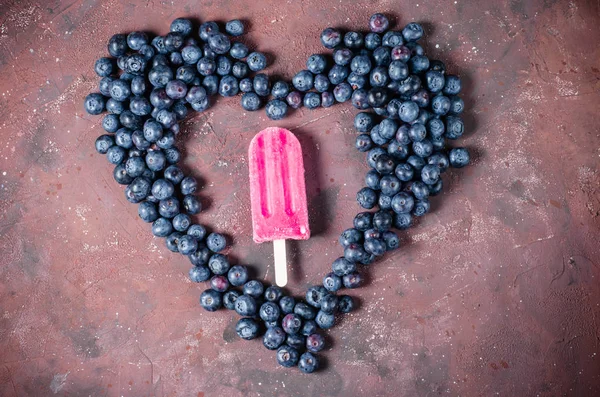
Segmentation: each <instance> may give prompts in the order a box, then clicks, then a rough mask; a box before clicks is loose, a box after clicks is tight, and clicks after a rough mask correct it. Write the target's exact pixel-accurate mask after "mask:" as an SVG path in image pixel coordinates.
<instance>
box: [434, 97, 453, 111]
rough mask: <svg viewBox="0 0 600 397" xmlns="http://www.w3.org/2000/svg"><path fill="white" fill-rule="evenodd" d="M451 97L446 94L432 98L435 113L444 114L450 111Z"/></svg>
mask: <svg viewBox="0 0 600 397" xmlns="http://www.w3.org/2000/svg"><path fill="white" fill-rule="evenodd" d="M450 105H451V102H450V99H449V98H448V97H447V96H444V95H436V96H434V97H433V99H432V100H431V110H433V113H435V114H437V115H440V116H443V115H445V114H447V113H448V112H449V111H450Z"/></svg>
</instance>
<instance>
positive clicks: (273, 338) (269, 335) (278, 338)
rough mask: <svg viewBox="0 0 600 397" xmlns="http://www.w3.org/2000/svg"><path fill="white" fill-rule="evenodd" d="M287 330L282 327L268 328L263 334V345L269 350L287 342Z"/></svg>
mask: <svg viewBox="0 0 600 397" xmlns="http://www.w3.org/2000/svg"><path fill="white" fill-rule="evenodd" d="M285 337H286V335H285V332H284V331H283V329H281V328H280V327H271V328H269V329H267V332H265V334H264V336H263V345H265V347H266V348H267V349H269V350H275V349H277V348H278V347H279V346H281V345H282V344H283V342H285Z"/></svg>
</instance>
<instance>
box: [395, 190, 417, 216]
mask: <svg viewBox="0 0 600 397" xmlns="http://www.w3.org/2000/svg"><path fill="white" fill-rule="evenodd" d="M414 205H415V200H414V198H413V196H412V195H411V194H408V193H406V192H400V193H398V194H396V195H395V196H394V197H393V198H392V209H393V210H394V212H395V213H397V214H406V213H409V212H410V211H412V209H413V207H414Z"/></svg>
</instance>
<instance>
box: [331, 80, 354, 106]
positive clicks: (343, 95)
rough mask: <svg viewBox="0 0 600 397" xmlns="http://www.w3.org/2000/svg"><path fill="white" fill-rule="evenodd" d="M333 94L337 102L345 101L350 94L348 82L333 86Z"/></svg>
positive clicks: (350, 89)
mask: <svg viewBox="0 0 600 397" xmlns="http://www.w3.org/2000/svg"><path fill="white" fill-rule="evenodd" d="M333 95H334V97H335V100H336V101H338V102H346V101H347V100H349V99H350V97H351V96H352V87H351V86H350V84H348V83H346V82H343V83H340V84H338V85H336V86H335V88H334V89H333Z"/></svg>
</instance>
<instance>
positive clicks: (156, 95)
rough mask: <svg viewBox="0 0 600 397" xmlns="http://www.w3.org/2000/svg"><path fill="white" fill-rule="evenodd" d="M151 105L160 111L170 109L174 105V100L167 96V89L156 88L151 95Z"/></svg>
mask: <svg viewBox="0 0 600 397" xmlns="http://www.w3.org/2000/svg"><path fill="white" fill-rule="evenodd" d="M150 103H151V104H152V106H154V107H155V108H156V109H158V110H162V109H168V108H170V107H171V105H172V104H173V99H172V98H171V97H170V96H169V95H167V91H166V89H164V88H155V89H153V90H152V92H151V93H150ZM158 110H157V112H156V113H158Z"/></svg>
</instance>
